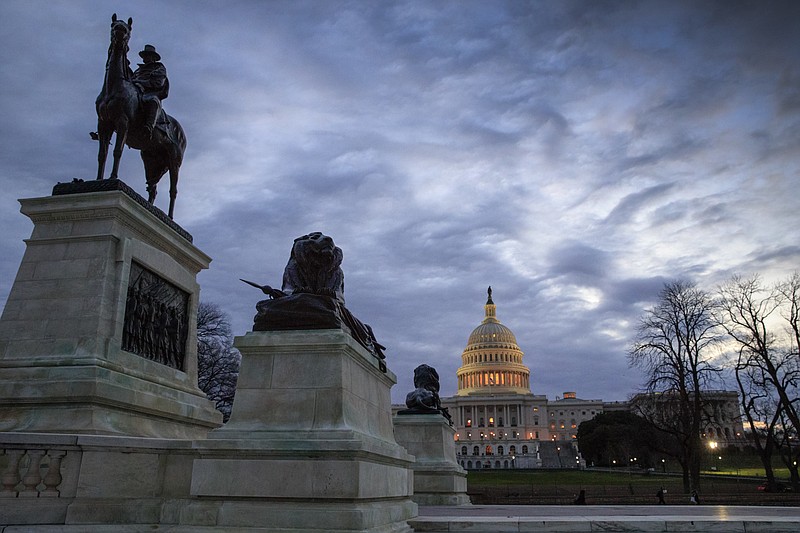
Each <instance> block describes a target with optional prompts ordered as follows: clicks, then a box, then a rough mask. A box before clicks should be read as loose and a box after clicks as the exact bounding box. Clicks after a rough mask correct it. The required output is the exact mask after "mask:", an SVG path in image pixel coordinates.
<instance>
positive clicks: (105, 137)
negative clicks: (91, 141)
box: [97, 121, 114, 180]
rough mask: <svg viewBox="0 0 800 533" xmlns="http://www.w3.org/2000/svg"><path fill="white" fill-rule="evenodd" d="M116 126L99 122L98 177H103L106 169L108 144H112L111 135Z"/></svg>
mask: <svg viewBox="0 0 800 533" xmlns="http://www.w3.org/2000/svg"><path fill="white" fill-rule="evenodd" d="M113 133H114V128H113V127H110V126H107V125H106V123H105V122H103V121H98V122H97V141H98V144H99V145H100V146H99V149H98V151H97V179H99V180H101V179H103V173H104V172H105V170H106V158H108V145H109V144H111V135H112V134H113Z"/></svg>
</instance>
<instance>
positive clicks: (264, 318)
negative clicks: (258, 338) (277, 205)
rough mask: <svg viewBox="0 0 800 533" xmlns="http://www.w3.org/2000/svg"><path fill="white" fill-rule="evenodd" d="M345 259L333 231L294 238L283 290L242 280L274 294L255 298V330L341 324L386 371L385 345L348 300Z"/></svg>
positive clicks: (317, 327) (269, 293) (308, 327)
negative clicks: (351, 308) (328, 233)
mask: <svg viewBox="0 0 800 533" xmlns="http://www.w3.org/2000/svg"><path fill="white" fill-rule="evenodd" d="M342 259H343V253H342V249H341V248H339V247H338V246H336V244H335V243H334V242H333V239H332V238H331V237H329V236H327V235H324V234H323V233H321V232H313V233H309V234H307V235H303V236H302V237H298V238H296V239H295V240H294V244H293V245H292V251H291V254H290V255H289V262H288V263H287V264H286V268H285V269H284V271H283V284H282V286H281V289H280V290H278V289H274V288H272V287H270V286H269V285H259V284H257V283H253V282H252V281H247V280H242V281H244V282H245V283H248V284H250V285H253V286H254V287H258V288H259V289H261V291H262V292H264V294H266V295H268V296H269V297H270V299H269V300H262V301H260V302H258V304H256V310H257V311H258V313H257V314H256V316H255V319H254V320H253V331H279V330H293V329H295V330H296V329H332V328H333V329H335V328H341V329H343V330H345V331H346V332H348V333H349V334H350V336H351V337H353V338H354V339H355V340H356V341H358V343H359V344H361V345H362V346H364V347H365V348H366V349H367V350H369V351H370V353H372V355H374V356H375V357H376V358H377V359H378V361H379V366H380V368H381V370H383V371H386V363H385V361H384V359H386V356H385V355H384V353H383V350H384V349H385V347H384V346H382V345H381V344H380V343H379V342H378V341H377V340H376V339H375V335H374V333H373V332H372V328H371V327H370V326H369V325H367V324H364V323H363V322H361V321H360V320H358V319H357V318H356V317H355V316H353V314H352V313H351V312H350V311H349V310H348V309H347V308H346V307H345V305H344V272H342V267H341V265H342Z"/></svg>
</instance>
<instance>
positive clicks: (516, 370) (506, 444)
mask: <svg viewBox="0 0 800 533" xmlns="http://www.w3.org/2000/svg"><path fill="white" fill-rule="evenodd" d="M484 312H485V316H484V319H483V321H482V322H481V323H480V325H478V327H476V328H475V329H474V330H472V333H471V334H470V336H469V340H468V341H467V346H466V348H464V351H463V353H462V354H461V366H460V367H459V369H458V371H457V373H456V377H457V380H458V392H457V393H456V395H455V396H451V397H448V398H442V399H441V401H442V407H446V408H448V410H449V411H450V415H451V416H452V418H453V426H454V428H455V430H456V434H455V440H456V443H455V444H456V454H457V458H458V462H459V464H460V465H461V466H462V467H464V468H466V469H468V470H470V469H478V468H500V469H505V468H580V467H582V466H585V465H584V463H583V460H582V458H581V456H580V453H579V450H578V447H577V434H578V426H579V425H580V424H581V422H583V421H586V420H590V419H592V418H594V417H595V416H596V415H598V414H600V413H603V412H608V411H612V410H627V409H629V408H630V404H629V402H626V401H623V402H604V401H603V400H600V399H591V400H584V399H581V398H579V397H578V395H577V392H576V391H568V392H564V393H563V395H562V396H561V397H557V398H556V399H555V400H548V399H547V397H546V396H545V395H537V394H533V393H532V392H531V372H530V368H528V367H527V366H526V365H525V363H524V360H523V358H524V355H525V354H524V353H523V351H522V350H521V349H520V347H519V345H518V344H517V339H516V337H515V336H514V333H513V332H512V331H511V330H510V329H509V328H508V327H506V326H504V325H503V324H502V323H501V322H500V320H499V319H498V318H497V307H496V306H495V303H494V302H493V301H492V289H491V287H489V291H488V299H487V301H486V305H485V306H484ZM709 392H710V393H711V394H712V396H713V397H714V398H715V405H716V407H715V412H717V413H719V414H718V416H717V419H716V420H714V421H713V423H709V426H708V427H707V428H706V432H707V433H706V434H705V435H706V436H707V437H709V438H711V437H713V438H714V439H717V440H722V441H723V442H721V443H720V445H721V446H727V445H729V444H734V443H735V441H738V442H741V441H742V440H743V437H742V435H743V430H742V423H741V420H740V418H739V416H738V412H739V409H738V395H737V393H736V392H732V391H709ZM715 442H716V441H715Z"/></svg>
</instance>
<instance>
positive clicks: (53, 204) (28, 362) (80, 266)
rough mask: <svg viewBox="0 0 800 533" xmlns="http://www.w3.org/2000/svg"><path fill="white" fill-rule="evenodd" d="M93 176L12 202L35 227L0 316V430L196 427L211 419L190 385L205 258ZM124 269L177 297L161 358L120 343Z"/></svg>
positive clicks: (196, 433)
mask: <svg viewBox="0 0 800 533" xmlns="http://www.w3.org/2000/svg"><path fill="white" fill-rule="evenodd" d="M96 184H97V185H96V186H94V188H99V189H103V188H105V189H109V190H104V191H103V190H101V191H99V192H84V193H79V194H59V195H54V196H49V197H44V198H32V199H25V200H21V201H20V203H21V204H22V209H21V210H22V213H23V214H25V215H27V216H28V217H29V218H30V219H31V220H32V221H33V223H34V228H33V233H32V235H31V238H30V239H28V240H27V241H26V244H27V248H26V250H25V255H24V257H23V259H22V264H21V265H20V268H19V272H18V274H17V277H16V279H15V281H14V285H13V287H12V289H11V293H10V295H9V298H8V302H7V303H6V305H5V308H4V310H3V315H2V318H1V319H0V431H15V432H47V433H77V434H94V435H104V434H105V435H129V436H146V437H165V438H197V437H202V436H204V435H205V434H206V433H207V432H208V431H209V430H210V429H212V428H214V427H218V426H219V425H220V423H221V417H220V415H219V413H218V412H217V411H216V410H215V409H213V405H212V404H211V403H210V402H209V401H208V400H207V399H206V398H205V395H204V394H203V393H202V392H201V391H200V390H199V389H198V388H197V354H196V333H195V332H196V326H195V322H196V313H197V303H198V297H199V292H200V290H199V286H198V285H197V282H196V275H197V273H198V272H199V271H200V270H201V269H204V268H208V264H209V262H210V258H209V257H208V256H206V255H205V254H204V253H203V252H201V251H200V250H199V249H197V248H196V247H195V246H193V245H192V243H191V236H189V235H188V234H187V233H185V231H183V230H181V229H180V228H179V227H178V226H176V225H175V224H173V223H171V221H169V220H167V219H166V217H163V213H161V214H160V216H159V213H160V212H158V211H157V210H154V209H153V208H152V207H148V206H147V205H146V203H145V202H144V201H143V199H142V198H141V197H140V196H138V195H137V194H136V193H134V192H133V191H131V190H130V189H129V188H128V187H127V186H125V185H124V184H123V183H122V182H119V181H117V180H114V181H110V180H105V181H101V182H96ZM70 185H71V184H70ZM78 185H80V186H79V187H78V189H81V188H82V187H84V185H85V186H87V187H89V188H90V189H91V188H92V187H91V185H92V183H87V184H78ZM57 189H58V186H57ZM68 192H69V191H68ZM132 269H134V270H136V269H138V270H136V272H141V271H142V270H145V271H147V272H148V274H147V275H148V276H154V277H153V278H152V279H157V280H160V281H163V282H164V283H165V284H167V285H165V286H169V287H172V288H174V289H171V290H176V291H178V292H179V293H180V294H182V295H185V296H183V298H184V299H185V303H184V307H185V313H184V314H183V315H182V316H183V317H185V319H186V320H185V322H182V325H181V326H180V327H182V328H184V329H183V330H182V334H181V338H182V339H185V343H182V346H181V350H180V351H179V350H177V349H172V350H171V352H170V353H171V354H172V359H173V360H174V364H173V365H172V366H168V365H166V364H162V363H160V362H156V361H155V360H150V359H148V358H146V357H144V356H140V355H137V354H135V353H131V352H129V351H126V350H123V336H124V325H125V320H126V314H125V312H126V299H128V297H129V296H128V295H129V293H128V288H129V281H130V279H131V272H132ZM137 275H138V274H137ZM184 346H185V349H184ZM151 358H152V357H151Z"/></svg>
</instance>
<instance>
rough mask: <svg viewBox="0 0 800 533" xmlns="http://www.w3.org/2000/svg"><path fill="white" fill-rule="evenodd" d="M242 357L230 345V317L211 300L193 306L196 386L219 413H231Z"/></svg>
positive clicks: (226, 417) (223, 416) (231, 343)
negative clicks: (195, 318) (195, 323)
mask: <svg viewBox="0 0 800 533" xmlns="http://www.w3.org/2000/svg"><path fill="white" fill-rule="evenodd" d="M241 360H242V356H241V354H240V353H239V351H238V350H237V349H236V348H234V347H233V334H232V333H231V324H230V318H229V317H228V315H227V314H226V313H225V312H223V311H222V309H220V307H219V306H218V305H216V304H213V303H207V302H201V303H200V305H199V306H198V309H197V386H198V387H199V388H200V390H202V391H203V392H205V393H206V396H207V397H208V399H209V400H211V401H212V402H214V404H215V406H216V408H217V410H219V411H220V412H221V413H222V419H223V422H227V421H228V419H229V418H230V416H231V408H232V407H233V398H234V395H235V394H236V381H237V380H238V378H239V365H240V364H241Z"/></svg>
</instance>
